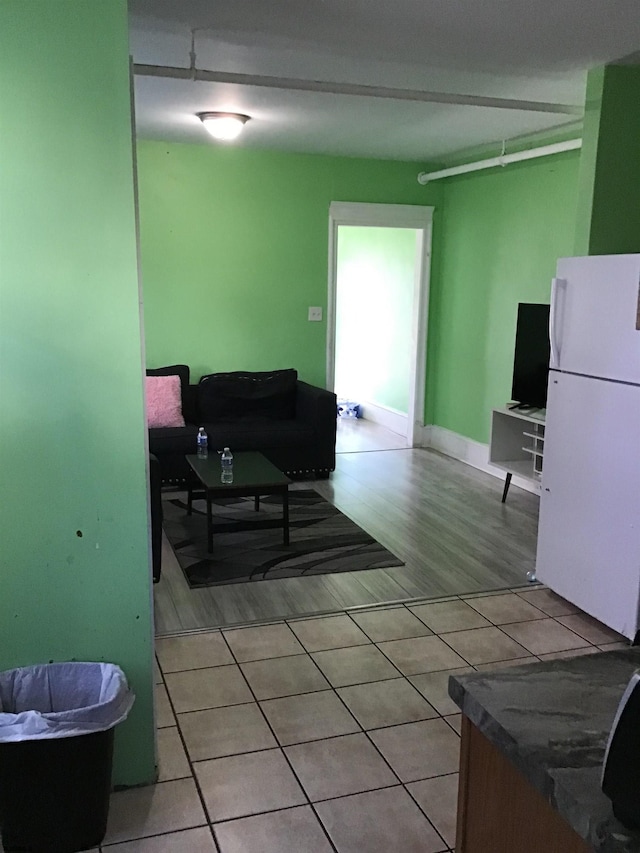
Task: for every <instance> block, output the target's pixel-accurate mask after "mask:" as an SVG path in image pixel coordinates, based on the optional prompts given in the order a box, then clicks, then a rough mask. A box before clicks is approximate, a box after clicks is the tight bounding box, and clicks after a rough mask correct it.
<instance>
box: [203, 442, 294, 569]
mask: <svg viewBox="0 0 640 853" xmlns="http://www.w3.org/2000/svg"><path fill="white" fill-rule="evenodd" d="M187 462H188V463H189V465H190V466H191V470H192V471H193V477H192V478H191V479H190V481H189V485H188V497H187V505H188V510H187V512H188V513H189V515H191V507H192V503H193V495H194V493H199V492H203V493H204V495H205V497H206V500H207V550H208V551H209V553H210V552H211V551H213V519H212V514H211V500H212V498H220V497H225V496H229V497H231V496H233V497H253V498H254V506H255V509H256V510H259V509H260V496H261V495H282V520H280V519H278V518H275V519H273V520H267V521H259V522H255V523H253V522H239V521H233V522H229V523H227V524H221V525H216V528H217V530H219V531H227V530H254V529H256V528H258V527H261V528H264V527H282V529H283V541H284V544H285V545H288V544H289V483H290V482H291V480H290V479H289V478H288V477H287V476H285V475H284V474H283V473H282V471H280V470H279V469H278V468H276V466H275V465H272V464H271V462H269V460H268V459H266V458H265V457H264V456H263V455H262V453H258V452H257V451H253V450H246V451H239V452H238V453H234V454H233V482H232V483H223V482H221V479H220V478H221V475H222V469H221V467H220V454H219V453H217V452H216V451H215V450H214V451H211V450H210V451H209V455H208V456H207V457H206V458H204V459H203V458H202V457H200V456H195V455H189V456H187Z"/></svg>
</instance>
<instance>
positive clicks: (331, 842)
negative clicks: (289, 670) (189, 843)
mask: <svg viewBox="0 0 640 853" xmlns="http://www.w3.org/2000/svg"><path fill="white" fill-rule="evenodd" d="M287 627H288V626H287ZM289 630H290V631H291V628H289ZM291 633H292V634H293V633H294V632H293V631H291ZM294 636H295V634H294ZM223 638H224V641H225V643H226V645H227V648H228V649H229V651H230V652H231V656H232V657H233V659H234V660H235V661H236V664H237V666H238V669H239V670H240V672H241V674H242V678H243V679H244V681H245V683H246V685H247V688H248V689H249V692H250V693H251V695H252V696H253V700H254V703H255V704H256V706H257V708H258V710H259V712H260V713H261V714H262V717H263V719H264V721H265V723H266V725H267V726H268V728H269V731H270V732H271V734H272V736H273V739H274V740H275V742H276V744H277V749H278V750H279V752H280V754H281V755H282V757H283V758H284V760H285V761H286V762H287V766H288V767H289V769H290V771H291V773H292V775H293V778H294V779H295V780H296V783H297V784H298V786H299V788H300V790H301V791H302V794H303V796H304V798H305V799H306V801H307V804H308V805H309V806H310V808H311V810H312V812H313V814H314V815H315V818H316V820H317V822H318V824H319V826H320V828H321V830H322V832H323V833H324V835H325V837H326V839H327V842H328V843H329V845H330V847H331V849H332V850H333V851H334V853H339V851H338V848H337V847H336V846H335V845H334V843H333V841H332V840H331V838H330V836H329V832H328V831H327V829H326V827H325V825H324V823H323V822H322V820H321V819H320V815H319V814H318V813H317V811H316V809H315V807H314V805H313V803H312V802H311V798H310V797H309V795H308V794H307V791H306V788H305V787H304V785H303V784H302V782H301V780H300V779H299V777H298V774H297V773H296V771H295V769H294V767H293V765H292V763H291V761H290V760H289V756H288V755H287V753H286V752H285V751H284V747H283V746H282V744H281V743H280V740H279V738H278V736H277V735H276V733H275V730H274V729H273V727H272V725H271V723H270V721H269V719H268V717H267V715H266V714H265V712H264V710H263V708H262V706H261V705H260V702H259V701H258V699H257V698H256V695H255V693H254V691H253V688H252V687H251V684H250V683H249V680H248V678H247V677H246V675H245V674H244V672H243V670H242V668H241V667H240V664H239V663H238V661H237V658H236V656H235V654H234V651H233V649H232V648H231V645H230V644H229V642H228V641H227V638H226V637H224V632H223ZM296 639H297V638H296ZM305 654H306V652H305ZM267 660H268V658H267ZM356 724H358V723H357V720H356ZM358 725H359V724H358ZM291 808H293V806H292V807H291ZM272 811H278V810H277V809H275V810H272ZM268 813H269V812H267V814H268ZM207 814H208V812H207ZM212 832H214V834H215V830H214V829H213V826H212Z"/></svg>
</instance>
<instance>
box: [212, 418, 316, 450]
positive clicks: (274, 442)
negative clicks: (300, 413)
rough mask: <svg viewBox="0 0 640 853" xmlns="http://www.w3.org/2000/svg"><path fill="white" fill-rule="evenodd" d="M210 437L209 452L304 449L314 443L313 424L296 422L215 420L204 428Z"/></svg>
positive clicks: (248, 419) (245, 419) (246, 419)
mask: <svg viewBox="0 0 640 853" xmlns="http://www.w3.org/2000/svg"><path fill="white" fill-rule="evenodd" d="M204 427H205V429H206V431H207V435H208V436H209V452H211V451H212V450H213V451H216V450H222V448H223V447H230V448H231V451H232V452H233V451H235V450H260V451H263V450H268V449H269V448H274V447H299V446H302V447H305V446H308V445H309V444H310V442H312V441H313V438H314V430H313V425H312V424H304V423H300V422H299V421H295V420H287V421H275V420H272V421H270V420H268V419H260V420H257V421H255V420H251V419H250V418H244V419H243V420H240V421H237V420H235V421H234V420H228V421H224V420H222V421H216V422H215V423H206V422H205V425H204Z"/></svg>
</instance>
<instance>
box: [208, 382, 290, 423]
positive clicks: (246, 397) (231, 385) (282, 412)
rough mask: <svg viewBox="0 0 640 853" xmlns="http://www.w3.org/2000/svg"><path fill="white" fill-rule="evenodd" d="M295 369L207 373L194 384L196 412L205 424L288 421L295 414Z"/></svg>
mask: <svg viewBox="0 0 640 853" xmlns="http://www.w3.org/2000/svg"><path fill="white" fill-rule="evenodd" d="M297 379H298V372H297V371H296V370H293V369H290V370H271V371H262V372H251V373H246V372H243V371H239V370H238V371H234V372H232V373H210V374H209V375H207V376H203V377H202V379H201V380H200V383H199V385H198V410H199V414H200V417H201V419H202V420H203V421H204V422H205V423H207V422H211V421H214V422H215V421H219V420H224V419H244V418H250V419H252V420H255V419H256V418H264V419H266V420H291V419H292V418H294V417H295V412H296V381H297Z"/></svg>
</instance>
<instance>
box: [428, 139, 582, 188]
mask: <svg viewBox="0 0 640 853" xmlns="http://www.w3.org/2000/svg"><path fill="white" fill-rule="evenodd" d="M581 147H582V139H567V140H566V141H565V142H554V143H553V144H552V145H543V146H541V147H540V148H528V149H526V150H525V151H516V152H514V153H513V154H502V155H501V156H500V157H491V158H490V159H489V160H478V161H476V162H475V163H464V165H462V166H452V167H451V168H450V169H440V170H439V171H438V172H420V174H419V175H418V183H419V184H423V185H424V184H429V183H431V181H439V180H440V179H441V178H450V177H451V176H452V175H464V174H465V172H478V171H480V169H492V168H494V166H507V165H509V163H519V162H521V161H522V160H534V159H535V158H536V157H547V156H548V155H549V154H560V153H561V152H562V151H575V150H576V149H577V148H581Z"/></svg>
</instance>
